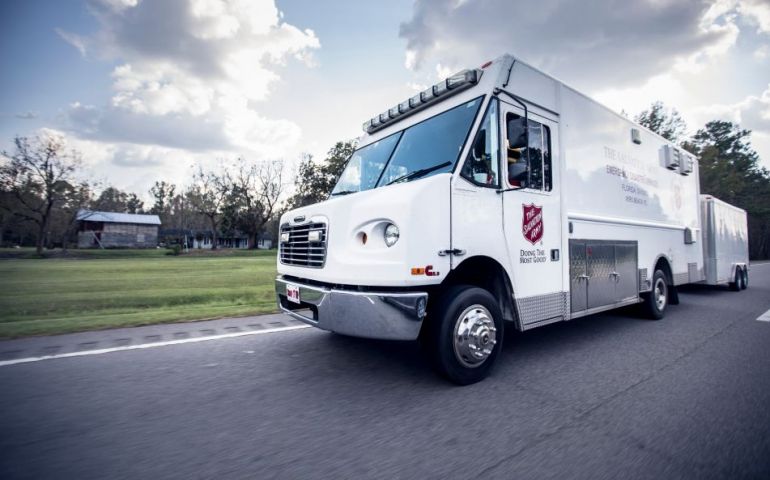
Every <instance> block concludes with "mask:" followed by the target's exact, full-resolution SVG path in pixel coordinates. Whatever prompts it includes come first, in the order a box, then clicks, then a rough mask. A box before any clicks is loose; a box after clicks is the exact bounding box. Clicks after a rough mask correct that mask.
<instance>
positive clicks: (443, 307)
mask: <svg viewBox="0 0 770 480" xmlns="http://www.w3.org/2000/svg"><path fill="white" fill-rule="evenodd" d="M490 317H491V318H490ZM463 320H465V321H463ZM490 320H491V322H490ZM426 321H427V322H428V324H427V325H426V327H427V328H426V329H425V330H424V331H423V335H422V336H423V338H422V340H423V345H424V347H425V349H426V353H427V355H428V357H429V358H430V362H431V364H432V366H433V368H434V369H435V370H436V372H437V373H438V374H439V375H441V376H442V377H444V378H446V379H447V380H449V381H450V382H453V383H456V384H457V385H470V384H472V383H476V382H478V381H481V380H483V379H484V378H486V377H487V376H488V375H489V373H490V372H491V371H492V367H493V366H494V364H495V360H496V359H497V356H498V354H499V353H500V350H501V349H502V346H503V315H502V313H501V312H500V307H499V306H498V303H497V300H495V297H493V296H492V294H491V293H489V292H488V291H486V290H484V289H482V288H478V287H472V286H469V285H457V286H453V287H450V288H448V289H447V290H446V291H445V292H444V293H443V294H442V295H441V297H440V298H439V299H438V301H437V302H436V303H434V307H433V308H432V309H431V311H430V312H429V314H428V318H427V319H426ZM469 322H470V323H469ZM490 324H493V325H494V331H493V330H492V329H491V325H490ZM473 326H476V327H477V329H476V330H474V331H475V332H476V333H477V334H479V335H478V336H473V335H471V336H468V335H465V336H463V335H459V334H456V332H457V330H458V329H464V330H465V332H466V333H469V331H468V330H467V329H468V328H470V327H473ZM456 336H457V337H458V339H459V338H460V337H463V339H462V340H458V341H457V343H458V346H457V347H456V346H455V337H456ZM471 337H473V339H471ZM469 340H470V341H469ZM485 340H486V341H485ZM487 342H490V343H492V347H491V348H488V345H489V343H487ZM477 345H480V346H481V347H482V348H481V352H485V351H487V350H491V353H488V354H484V353H479V355H480V356H482V357H485V359H483V360H480V359H478V358H475V357H473V355H470V354H469V355H468V356H466V355H464V354H463V352H465V353H468V352H470V350H468V349H469V348H472V346H477ZM458 349H459V351H458Z"/></svg>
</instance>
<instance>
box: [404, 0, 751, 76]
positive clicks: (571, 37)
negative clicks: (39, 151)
mask: <svg viewBox="0 0 770 480" xmlns="http://www.w3.org/2000/svg"><path fill="white" fill-rule="evenodd" d="M745 3H746V2H741V8H744V9H745V7H743V4H745ZM736 8H738V7H736V5H735V4H734V2H730V1H727V2H724V1H718V2H714V1H709V0H692V1H678V0H647V1H637V2H623V3H622V5H621V4H618V3H617V2H615V1H613V0H587V1H586V0H582V1H575V0H557V1H553V2H547V3H546V2H540V3H532V2H526V1H524V0H514V1H510V0H479V1H475V2H458V1H456V0H417V1H416V2H415V6H414V10H413V16H412V18H411V19H410V20H409V21H408V22H405V23H403V24H402V25H401V31H400V35H401V37H402V38H404V39H406V41H407V48H406V59H407V62H406V64H407V66H408V67H410V68H412V69H416V70H419V69H421V68H422V67H423V66H425V64H432V65H434V66H438V65H441V67H442V69H445V70H451V71H454V70H458V69H460V68H466V67H467V66H469V65H479V64H481V63H483V62H484V61H486V60H489V59H491V58H493V57H495V56H497V55H499V54H501V53H505V52H510V53H513V54H514V55H520V56H521V57H522V58H523V59H525V60H527V61H528V62H531V63H533V64H534V65H536V66H538V67H540V68H543V69H544V70H546V71H548V72H549V73H553V74H555V75H557V76H559V77H561V78H564V79H566V80H568V81H569V83H575V84H577V85H578V86H580V85H583V86H585V85H591V86H593V87H594V88H596V87H600V86H610V85H611V86H614V87H615V88H622V87H626V86H629V85H635V84H638V83H639V82H640V81H642V82H644V81H645V80H648V79H650V78H652V77H654V76H657V75H660V74H662V73H666V72H668V71H669V70H670V69H672V68H673V67H674V66H679V68H682V69H685V70H690V71H691V70H693V69H695V68H697V67H698V66H699V65H700V64H702V63H703V62H706V61H709V60H710V59H711V58H713V57H718V56H720V55H723V54H724V53H725V52H727V51H728V50H729V49H730V48H731V47H732V46H733V45H734V44H735V41H736V38H737V36H738V33H739V29H738V26H737V24H736V20H735V15H736V11H737V10H736ZM763 8H764V7H763Z"/></svg>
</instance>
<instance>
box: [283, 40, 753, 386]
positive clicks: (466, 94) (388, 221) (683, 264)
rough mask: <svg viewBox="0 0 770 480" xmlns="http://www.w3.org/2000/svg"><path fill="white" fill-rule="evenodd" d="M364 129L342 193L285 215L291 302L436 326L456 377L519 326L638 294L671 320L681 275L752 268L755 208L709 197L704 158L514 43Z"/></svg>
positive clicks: (427, 338)
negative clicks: (565, 79)
mask: <svg viewBox="0 0 770 480" xmlns="http://www.w3.org/2000/svg"><path fill="white" fill-rule="evenodd" d="M364 131H365V134H364V135H363V136H362V137H361V138H360V139H359V144H358V149H357V150H356V151H355V153H353V155H352V156H351V158H350V159H349V161H348V163H347V166H346V168H345V170H344V172H343V173H342V175H341V177H340V179H339V181H338V183H337V185H336V186H335V188H334V190H333V191H332V192H331V195H330V197H329V199H328V200H326V201H324V202H321V203H318V204H315V205H310V206H307V207H303V208H299V209H296V210H293V211H290V212H287V213H286V214H284V215H283V216H282V217H281V220H280V239H279V240H280V242H279V253H278V260H277V263H278V277H277V279H276V282H275V287H276V294H277V299H278V304H279V306H280V308H281V310H283V311H284V312H286V313H288V314H289V315H291V316H292V317H294V318H297V319H299V320H301V321H303V322H306V323H309V324H310V325H314V326H316V327H319V328H321V329H325V330H330V331H333V332H337V333H340V334H344V335H352V336H360V337H369V338H381V339H396V340H415V339H418V338H419V339H420V340H421V342H422V343H423V344H424V346H425V348H426V351H427V352H428V354H429V357H430V358H431V360H432V363H433V365H434V367H435V368H436V369H437V371H438V372H439V373H441V374H442V375H444V376H445V377H447V378H448V379H449V380H451V381H453V382H456V383H459V384H468V383H473V382H476V381H479V380H480V379H482V378H484V377H485V376H486V375H487V374H488V373H489V371H490V369H491V368H492V365H493V364H494V361H495V358H496V357H497V355H498V353H499V352H500V349H501V347H502V340H503V330H504V328H515V329H517V330H521V331H524V330H529V329H532V328H536V327H539V326H542V325H547V324H550V323H554V322H559V321H565V320H570V319H574V318H578V317H582V316H585V315H590V314H593V313H597V312H602V311H605V310H609V309H613V308H617V307H621V306H625V305H631V304H636V303H641V304H642V306H643V308H644V309H645V310H646V312H647V314H648V315H649V316H650V317H651V318H654V319H659V318H662V317H663V315H664V313H665V312H666V309H667V307H668V305H669V304H672V303H676V302H677V295H676V287H677V286H679V285H682V284H687V283H696V282H708V283H719V282H729V283H731V284H733V285H735V286H737V288H739V289H740V288H741V287H744V286H745V285H747V283H748V282H747V279H748V258H747V248H746V235H745V216H743V217H741V216H740V215H734V213H735V210H733V209H731V208H729V207H727V206H726V205H725V204H723V203H721V202H717V201H716V200H704V202H705V203H704V204H703V205H704V207H703V209H702V208H701V200H700V192H699V181H698V163H697V161H696V160H695V158H694V157H693V156H692V155H690V154H689V153H687V152H685V151H683V150H681V149H679V148H678V147H677V146H676V145H673V144H671V143H670V142H668V141H666V140H665V139H663V138H662V137H660V136H658V135H656V134H654V133H652V132H650V131H649V130H647V129H645V128H644V127H641V126H640V125H637V124H635V123H633V122H631V121H630V120H628V119H627V118H625V117H623V116H621V115H618V114H617V113H614V112H613V111H611V110H609V109H607V108H605V107H603V106H602V105H600V104H599V103H597V102H595V101H593V100H591V99H590V98H588V97H586V96H585V95H583V94H581V93H579V92H577V91H576V90H574V89H572V88H570V87H568V86H567V85H565V84H563V83H561V82H559V81H558V80H556V79H554V78H552V77H550V76H548V75H546V74H544V73H542V72H540V71H538V70H537V69H535V68H533V67H531V66H529V65H527V64H526V63H524V62H522V61H521V60H519V59H517V58H514V57H512V56H510V55H505V56H502V57H500V58H498V59H496V60H494V61H492V62H488V63H486V64H485V65H483V66H482V67H480V68H478V69H470V70H465V71H462V72H460V73H458V74H456V75H453V76H451V77H449V78H447V79H446V80H445V81H442V82H440V83H438V84H436V85H434V86H432V87H431V88H429V89H427V90H425V91H423V92H421V93H419V94H418V95H415V96H414V97H412V98H409V99H407V100H405V101H403V102H401V103H399V104H398V105H395V106H393V107H392V108H390V109H389V110H387V111H385V112H383V113H382V114H380V115H377V116H375V117H373V118H372V119H370V120H368V121H367V122H366V123H365V124H364ZM702 211H703V212H707V213H708V215H711V217H707V219H706V221H704V220H703V219H702V217H701V212H702ZM724 215H731V217H730V220H725V222H724V225H728V224H729V225H730V226H726V227H725V228H727V230H729V231H727V230H719V229H720V228H722V225H723V223H722V220H720V219H721V218H723V216H724ZM741 222H742V223H741ZM738 223H741V225H742V226H740V227H737V226H736V225H737V224H738ZM710 229H717V232H713V231H711V230H710ZM739 231H740V233H739ZM723 242H727V243H729V245H730V246H729V247H727V249H728V250H729V254H725V255H722V254H721V253H720V252H722V251H723V249H724V246H723V245H722V243H723ZM704 245H708V247H707V248H706V251H705V252H704ZM704 253H705V255H707V256H704ZM708 255H710V256H708ZM712 270H713V274H712Z"/></svg>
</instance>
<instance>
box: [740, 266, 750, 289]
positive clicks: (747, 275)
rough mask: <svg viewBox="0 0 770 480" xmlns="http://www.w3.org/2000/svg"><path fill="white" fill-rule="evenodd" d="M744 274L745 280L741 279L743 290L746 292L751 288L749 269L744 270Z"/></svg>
mask: <svg viewBox="0 0 770 480" xmlns="http://www.w3.org/2000/svg"><path fill="white" fill-rule="evenodd" d="M742 272H743V273H742V277H743V278H742V279H741V289H742V290H746V289H747V288H749V269H748V268H744V269H742Z"/></svg>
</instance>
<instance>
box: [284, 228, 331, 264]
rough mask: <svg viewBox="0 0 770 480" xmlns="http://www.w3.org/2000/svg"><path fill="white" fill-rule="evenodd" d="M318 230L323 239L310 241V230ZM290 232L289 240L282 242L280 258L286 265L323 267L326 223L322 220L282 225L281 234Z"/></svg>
mask: <svg viewBox="0 0 770 480" xmlns="http://www.w3.org/2000/svg"><path fill="white" fill-rule="evenodd" d="M311 230H318V231H320V232H321V240H320V241H318V242H310V241H308V232H310V231H311ZM284 233H288V234H289V241H288V242H284V241H282V240H281V242H280V258H281V263H283V264H284V265H296V266H300V267H310V268H322V267H323V266H324V262H325V261H326V234H327V231H326V224H325V223H321V222H315V223H305V224H302V225H294V226H292V225H288V224H285V225H281V234H284Z"/></svg>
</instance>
